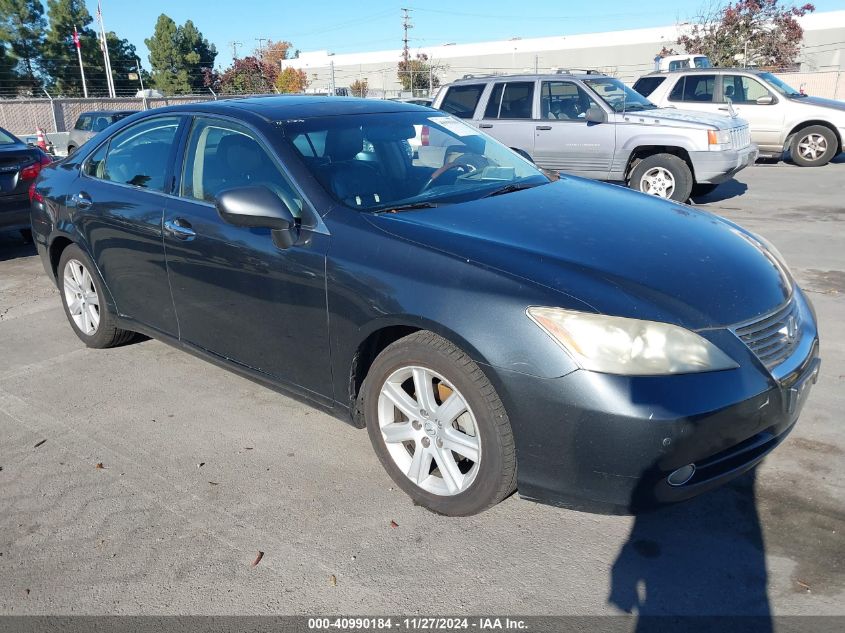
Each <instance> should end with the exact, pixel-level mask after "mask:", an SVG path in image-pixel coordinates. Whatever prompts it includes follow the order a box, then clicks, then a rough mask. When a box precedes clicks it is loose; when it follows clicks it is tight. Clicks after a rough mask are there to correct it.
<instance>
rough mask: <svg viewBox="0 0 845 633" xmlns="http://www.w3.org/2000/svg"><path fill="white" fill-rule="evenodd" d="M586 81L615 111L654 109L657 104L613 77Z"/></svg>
mask: <svg viewBox="0 0 845 633" xmlns="http://www.w3.org/2000/svg"><path fill="white" fill-rule="evenodd" d="M584 83H585V84H587V85H588V86H589V87H590V88H592V89H593V90H594V91H595V93H596V94H597V95H598V96H599V97H601V99H602V101H604V102H605V103H606V104H607V105H609V106H610V107H611V108H613V110H614V111H615V112H636V111H638V110H652V109H654V108H656V107H657V106H656V105H654V104H653V103H652V102H651V101H649V100H648V99H646V98H645V97H644V96H642V95H641V94H640V93H639V92H636V91H634V90H632V89H631V88H629V87H628V86H626V85H625V84H623V83H622V82H621V81H619V80H618V79H614V78H613V77H602V78H601V79H585V80H584Z"/></svg>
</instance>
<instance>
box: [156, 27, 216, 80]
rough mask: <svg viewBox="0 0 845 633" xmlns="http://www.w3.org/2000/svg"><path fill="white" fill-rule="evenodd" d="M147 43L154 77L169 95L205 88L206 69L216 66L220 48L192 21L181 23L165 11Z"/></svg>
mask: <svg viewBox="0 0 845 633" xmlns="http://www.w3.org/2000/svg"><path fill="white" fill-rule="evenodd" d="M144 43H145V44H146V45H147V48H148V49H149V50H150V64H151V66H152V69H153V74H152V80H153V84H154V85H155V87H156V88H158V89H159V90H160V91H161V92H163V93H165V94H189V93H192V92H202V91H203V87H204V85H205V76H204V73H203V69H206V68H213V67H214V59H215V58H216V57H217V49H216V48H215V47H214V45H213V44H210V43H209V42H208V40H207V39H205V38H204V37H203V35H202V33H200V31H199V30H198V29H197V28H196V26H194V23H193V22H191V20H188V21H187V22H185V24H184V25H183V26H177V25H176V22H174V21H173V19H172V18H170V17H169V16H167V15H165V14H164V13H162V14H161V15H160V16H158V20H157V21H156V26H155V31H154V32H153V36H152V37H151V38H148V39H146V40H144Z"/></svg>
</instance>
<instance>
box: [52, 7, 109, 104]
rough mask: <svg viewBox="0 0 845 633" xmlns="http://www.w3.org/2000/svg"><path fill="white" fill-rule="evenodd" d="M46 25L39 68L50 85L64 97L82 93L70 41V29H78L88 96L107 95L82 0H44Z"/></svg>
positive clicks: (101, 63)
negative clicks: (45, 0) (47, 24)
mask: <svg viewBox="0 0 845 633" xmlns="http://www.w3.org/2000/svg"><path fill="white" fill-rule="evenodd" d="M47 15H48V17H49V18H50V28H49V30H48V31H47V36H46V38H45V40H44V57H43V59H42V61H41V67H42V69H43V70H44V73H45V74H46V75H47V77H46V79H47V81H48V84H49V86H50V88H51V89H52V90H54V91H56V92H58V93H59V94H61V95H65V96H82V94H83V91H82V78H81V76H80V74H79V61H78V59H77V56H76V48H75V47H74V44H73V39H72V38H73V29H74V27H76V28H77V29H78V31H79V42H80V45H81V47H82V48H81V51H82V63H83V65H84V66H85V79H86V81H87V84H88V94H89V96H97V95H107V94H108V82H107V80H106V68H105V62H104V61H103V53H102V50H101V49H100V41H99V39H98V37H97V33H96V32H95V31H94V30H93V29H91V28H89V26H88V25H89V24H91V23H92V22H93V18H92V17H91V14H90V13H88V8H87V7H86V6H85V2H84V0H47Z"/></svg>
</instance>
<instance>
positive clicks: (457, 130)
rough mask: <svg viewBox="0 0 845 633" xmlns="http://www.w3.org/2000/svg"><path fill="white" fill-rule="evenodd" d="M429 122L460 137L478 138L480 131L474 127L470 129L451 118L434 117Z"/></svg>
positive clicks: (429, 118)
mask: <svg viewBox="0 0 845 633" xmlns="http://www.w3.org/2000/svg"><path fill="white" fill-rule="evenodd" d="M428 120H429V121H431V122H432V123H434V124H436V125H439V126H440V127H443V128H446V129H447V130H449V131H450V132H453V133H454V134H457V135H458V136H478V130H476V129H475V128H474V127H470V126H469V125H467V124H466V123H461V122H460V121H457V120H455V119H453V118H452V117H450V116H432V117H428Z"/></svg>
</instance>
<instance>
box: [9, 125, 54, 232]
mask: <svg viewBox="0 0 845 633" xmlns="http://www.w3.org/2000/svg"><path fill="white" fill-rule="evenodd" d="M50 161H51V159H50V157H49V156H48V155H47V154H45V153H44V152H43V151H41V150H40V149H38V148H37V147H32V146H31V145H27V144H26V143H24V142H23V141H21V140H20V139H19V138H18V137H16V136H15V135H14V134H12V133H11V132H7V131H6V130H4V129H3V128H0V231H6V230H19V231H20V232H21V234H22V235H23V237H24V239H25V240H29V239H31V234H30V230H29V188H30V186H31V185H32V184H33V183H35V179H36V177H37V176H38V173H39V172H40V171H41V168H42V167H44V165H48V164H49V163H50Z"/></svg>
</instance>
